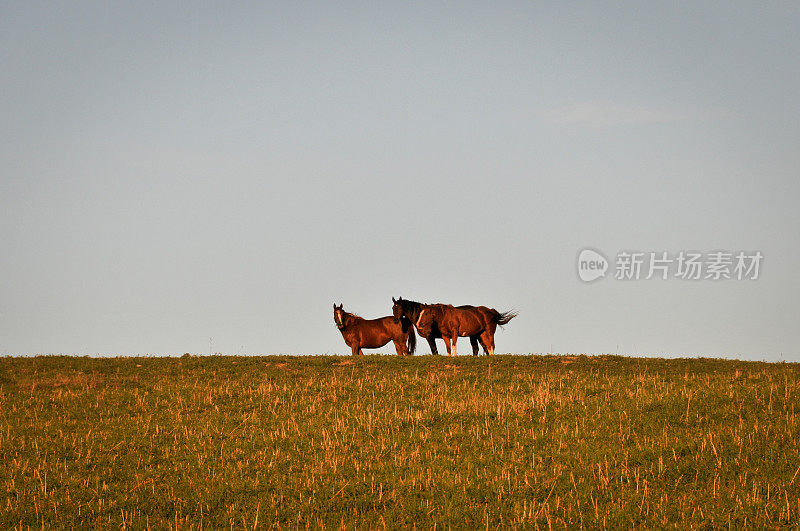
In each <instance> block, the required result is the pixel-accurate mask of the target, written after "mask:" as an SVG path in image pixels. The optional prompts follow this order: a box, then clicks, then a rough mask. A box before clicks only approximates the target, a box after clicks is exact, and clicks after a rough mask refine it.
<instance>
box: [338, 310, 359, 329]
mask: <svg viewBox="0 0 800 531" xmlns="http://www.w3.org/2000/svg"><path fill="white" fill-rule="evenodd" d="M363 320H364V319H362V318H361V317H359V316H357V315H355V314H353V313H347V312H344V319H342V324H343V325H344V328H345V330H347V329H348V328H349V327H350V326H352V325H354V324H356V323H358V322H359V321H363Z"/></svg>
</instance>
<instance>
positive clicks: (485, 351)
mask: <svg viewBox="0 0 800 531" xmlns="http://www.w3.org/2000/svg"><path fill="white" fill-rule="evenodd" d="M478 342H479V343H480V344H481V346H482V347H483V353H484V354H485V355H487V356H488V355H489V350H488V349H487V348H486V343H484V342H483V338H482V337H479V338H478Z"/></svg>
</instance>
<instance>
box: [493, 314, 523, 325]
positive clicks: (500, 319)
mask: <svg viewBox="0 0 800 531" xmlns="http://www.w3.org/2000/svg"><path fill="white" fill-rule="evenodd" d="M517 315H519V313H518V312H515V311H514V310H511V311H508V312H502V313H500V312H498V311H497V310H495V311H494V316H493V317H492V321H494V322H495V323H497V324H499V325H500V326H503V325H504V324H508V322H509V321H510V320H511V319H513V318H514V317H516V316H517Z"/></svg>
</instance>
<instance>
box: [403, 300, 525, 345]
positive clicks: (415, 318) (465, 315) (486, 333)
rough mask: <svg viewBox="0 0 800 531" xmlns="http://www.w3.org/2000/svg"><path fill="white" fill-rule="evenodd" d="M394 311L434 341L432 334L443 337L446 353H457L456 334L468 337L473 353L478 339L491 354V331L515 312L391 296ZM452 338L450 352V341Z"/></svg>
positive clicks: (510, 317)
mask: <svg viewBox="0 0 800 531" xmlns="http://www.w3.org/2000/svg"><path fill="white" fill-rule="evenodd" d="M392 301H393V302H394V306H392V311H393V312H394V314H395V315H398V314H399V315H404V316H406V317H408V318H409V319H410V320H411V321H412V322H413V323H414V325H415V326H416V328H417V332H418V333H419V335H421V336H422V337H425V338H427V339H428V342H429V343H431V344H433V346H432V348H431V351H433V350H434V349H435V343H434V341H433V339H434V337H441V338H442V339H444V344H445V347H446V348H447V353H448V354H450V355H456V342H457V341H458V338H459V337H469V338H470V342H471V343H472V353H473V355H477V353H478V342H480V344H481V345H482V346H483V349H484V351H486V353H487V354H488V355H490V356H491V355H493V354H494V348H495V345H494V333H495V330H496V329H497V325H504V324H507V323H508V322H509V321H511V319H513V318H514V317H516V316H517V314H516V313H515V312H504V313H500V312H498V311H497V310H495V309H493V308H487V307H486V306H459V307H454V306H452V305H449V304H420V303H417V302H414V301H408V300H403V298H402V297H400V299H398V300H395V299H394V298H392ZM451 342H452V352H451V348H450V344H451Z"/></svg>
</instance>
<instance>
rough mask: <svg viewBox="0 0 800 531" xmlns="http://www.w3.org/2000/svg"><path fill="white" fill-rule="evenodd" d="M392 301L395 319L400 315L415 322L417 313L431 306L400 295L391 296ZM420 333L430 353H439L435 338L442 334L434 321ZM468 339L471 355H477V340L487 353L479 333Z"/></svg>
mask: <svg viewBox="0 0 800 531" xmlns="http://www.w3.org/2000/svg"><path fill="white" fill-rule="evenodd" d="M392 303H393V304H392V314H393V315H394V316H395V317H396V318H397V319H400V318H401V317H405V318H407V319H408V320H409V321H411V322H412V323H413V322H416V320H417V318H418V317H419V313H420V311H421V310H422V309H423V308H426V307H428V306H431V305H430V304H422V303H419V302H416V301H410V300H408V299H404V298H403V297H400V298H398V299H395V298H394V297H392ZM457 308H460V309H462V310H478V311H483V310H488V308H486V306H478V307H475V306H469V305H465V306H458V307H457ZM485 318H486V319H490V316H488V315H487V316H486V317H485ZM417 332H418V333H419V329H417ZM420 335H421V336H422V337H424V338H425V339H426V340H427V341H428V345H430V347H431V354H433V355H438V354H439V350H438V349H437V348H436V340H437V339H442V334H441V332H440V331H439V328H438V327H437V326H436V323H433V325H432V327H431V329H430V330H429V331H428V333H427V334H426V335H422V334H420ZM469 341H470V344H472V355H473V356H477V355H478V343H479V342H480V344H481V346H482V347H483V352H484V353H488V351H487V350H486V345H484V344H483V342H481V339H480V335H475V336H470V338H469ZM448 352H449V351H448Z"/></svg>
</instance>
